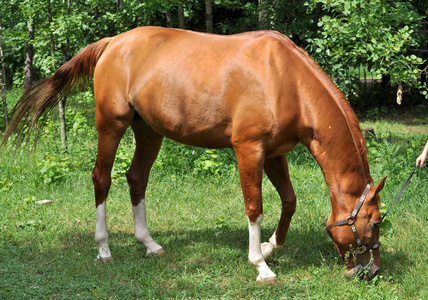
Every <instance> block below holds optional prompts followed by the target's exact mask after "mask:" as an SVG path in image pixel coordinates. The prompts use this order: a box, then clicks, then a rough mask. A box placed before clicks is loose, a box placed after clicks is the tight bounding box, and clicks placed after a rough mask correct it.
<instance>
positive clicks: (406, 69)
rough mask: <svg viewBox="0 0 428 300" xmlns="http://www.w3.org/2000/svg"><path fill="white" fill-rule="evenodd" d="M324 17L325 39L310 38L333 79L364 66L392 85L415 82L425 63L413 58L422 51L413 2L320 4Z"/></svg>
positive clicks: (318, 0)
mask: <svg viewBox="0 0 428 300" xmlns="http://www.w3.org/2000/svg"><path fill="white" fill-rule="evenodd" d="M314 2H315V3H321V4H322V6H323V8H324V11H325V14H324V15H323V16H322V17H321V18H320V20H319V22H318V25H319V26H320V28H321V29H322V30H321V35H320V37H318V38H314V39H312V50H315V53H316V54H317V57H318V60H319V62H321V64H322V65H323V67H324V68H325V69H326V71H327V72H328V73H329V75H330V76H334V77H336V78H347V77H348V70H349V68H350V67H356V68H359V66H360V65H363V66H365V67H366V68H368V69H369V70H370V71H371V72H374V73H375V74H376V75H377V76H379V77H380V76H382V75H390V78H391V82H392V83H398V82H406V83H409V84H411V83H412V82H413V81H414V80H415V79H416V78H417V77H418V76H419V74H420V71H419V69H418V66H419V65H420V64H421V63H422V62H423V60H422V59H421V58H420V57H418V56H417V55H415V54H409V51H408V50H409V48H411V47H416V48H417V47H418V41H417V40H416V39H415V36H414V33H415V31H416V30H417V23H418V21H419V20H420V16H419V15H418V14H417V13H415V12H414V11H413V10H412V7H411V5H410V4H409V3H407V2H406V3H405V2H393V1H386V0H371V1H363V0H337V1H330V0H316V1H314Z"/></svg>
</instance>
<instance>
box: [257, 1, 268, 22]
mask: <svg viewBox="0 0 428 300" xmlns="http://www.w3.org/2000/svg"><path fill="white" fill-rule="evenodd" d="M258 2H259V29H267V26H268V18H269V13H268V8H267V2H268V1H267V0H258Z"/></svg>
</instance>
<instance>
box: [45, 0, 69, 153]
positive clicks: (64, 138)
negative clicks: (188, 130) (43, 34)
mask: <svg viewBox="0 0 428 300" xmlns="http://www.w3.org/2000/svg"><path fill="white" fill-rule="evenodd" d="M47 4H48V21H49V27H50V26H51V24H52V7H51V0H47ZM50 41H51V55H52V58H53V60H52V67H53V69H54V70H55V69H56V67H55V40H54V36H53V33H52V32H50ZM64 108H65V99H64V98H63V99H61V101H59V103H58V110H59V119H60V121H61V143H62V149H63V150H64V153H65V154H67V143H66V142H67V131H66V123H65V113H64Z"/></svg>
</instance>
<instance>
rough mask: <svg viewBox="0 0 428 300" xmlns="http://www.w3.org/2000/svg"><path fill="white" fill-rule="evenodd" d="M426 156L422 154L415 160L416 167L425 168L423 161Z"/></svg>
mask: <svg viewBox="0 0 428 300" xmlns="http://www.w3.org/2000/svg"><path fill="white" fill-rule="evenodd" d="M426 157H427V155H426V154H425V153H422V154H421V155H419V157H418V158H416V165H417V166H420V167H422V166H425V165H426V164H425V159H426Z"/></svg>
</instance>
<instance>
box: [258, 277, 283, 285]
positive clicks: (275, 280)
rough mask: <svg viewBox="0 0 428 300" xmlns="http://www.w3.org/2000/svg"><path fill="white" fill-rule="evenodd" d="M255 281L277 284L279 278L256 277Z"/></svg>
mask: <svg viewBox="0 0 428 300" xmlns="http://www.w3.org/2000/svg"><path fill="white" fill-rule="evenodd" d="M257 283H261V284H272V285H273V284H278V283H279V280H278V279H277V278H276V277H268V278H260V279H257Z"/></svg>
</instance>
